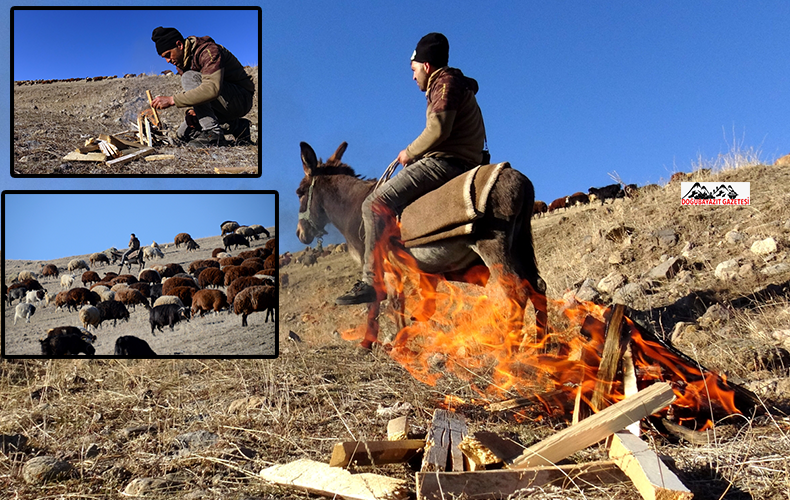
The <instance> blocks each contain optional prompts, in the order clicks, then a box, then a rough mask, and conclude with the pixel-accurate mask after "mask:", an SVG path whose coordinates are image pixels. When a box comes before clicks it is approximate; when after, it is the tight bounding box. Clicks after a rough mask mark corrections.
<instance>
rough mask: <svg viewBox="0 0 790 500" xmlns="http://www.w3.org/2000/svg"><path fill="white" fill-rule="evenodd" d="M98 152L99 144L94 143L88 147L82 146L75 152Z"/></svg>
mask: <svg viewBox="0 0 790 500" xmlns="http://www.w3.org/2000/svg"><path fill="white" fill-rule="evenodd" d="M98 150H99V144H98V143H96V142H92V143H90V144H86V145H84V146H82V147H81V148H77V149H76V150H75V151H77V152H78V153H82V154H86V153H92V152H94V151H98Z"/></svg>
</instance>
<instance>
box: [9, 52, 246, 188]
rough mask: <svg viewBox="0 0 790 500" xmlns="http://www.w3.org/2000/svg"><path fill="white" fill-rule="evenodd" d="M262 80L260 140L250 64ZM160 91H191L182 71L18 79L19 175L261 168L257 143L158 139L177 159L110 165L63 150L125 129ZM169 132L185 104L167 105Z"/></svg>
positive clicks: (15, 155)
mask: <svg viewBox="0 0 790 500" xmlns="http://www.w3.org/2000/svg"><path fill="white" fill-rule="evenodd" d="M247 72H248V74H249V75H250V76H251V77H252V79H253V81H254V82H255V87H256V93H255V95H254V96H253V105H252V110H251V111H250V112H249V113H248V114H247V116H246V118H247V119H248V120H250V122H251V123H252V127H253V128H252V140H253V142H254V143H256V144H257V142H258V93H257V88H258V68H257V67H248V68H247ZM146 90H150V91H151V93H152V95H154V96H157V95H174V94H177V93H180V92H183V90H182V89H181V80H180V77H179V76H178V75H170V76H162V75H151V76H148V75H142V76H137V77H133V78H116V79H112V80H100V81H97V82H93V81H91V82H88V81H78V82H54V83H49V84H36V85H14V87H13V92H14V96H13V97H14V121H13V124H14V130H13V133H14V143H13V147H14V152H13V162H12V165H11V169H12V173H13V174H15V175H16V174H21V175H48V174H55V175H106V174H128V175H174V174H188V175H213V174H214V173H215V172H214V168H215V167H226V166H228V165H233V166H234V167H249V170H250V171H251V172H257V171H258V156H259V148H258V146H257V145H250V146H233V147H222V148H191V147H187V146H183V145H182V146H157V147H156V154H172V155H175V159H173V160H160V161H152V162H148V161H145V160H134V161H132V162H129V163H126V164H125V165H118V166H113V167H108V166H107V165H105V164H104V163H103V162H81V161H64V160H63V157H64V156H66V154H68V153H69V152H70V151H73V150H74V149H75V148H77V147H80V146H82V145H83V144H84V143H85V140H86V139H88V138H91V137H96V138H98V136H99V134H117V133H120V132H123V131H126V130H130V129H131V128H132V127H131V126H130V125H129V123H130V122H131V123H135V124H136V123H137V114H138V113H139V112H140V111H142V110H144V109H146V108H148V107H149V105H148V100H147V98H146V95H145V91H146ZM159 115H160V118H161V120H162V121H163V122H164V123H165V124H166V125H167V127H168V129H167V130H166V132H167V133H168V135H169V136H171V137H172V138H173V140H174V141H175V144H179V143H178V141H177V139H175V130H176V129H177V128H178V125H179V124H180V123H181V122H182V121H183V120H184V110H183V109H181V110H179V109H178V108H176V107H175V106H174V107H171V108H168V109H165V110H160V111H159Z"/></svg>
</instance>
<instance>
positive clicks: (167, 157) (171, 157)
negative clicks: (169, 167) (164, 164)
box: [145, 155, 176, 161]
mask: <svg viewBox="0 0 790 500" xmlns="http://www.w3.org/2000/svg"><path fill="white" fill-rule="evenodd" d="M175 159H176V155H150V156H146V157H145V161H160V160H175Z"/></svg>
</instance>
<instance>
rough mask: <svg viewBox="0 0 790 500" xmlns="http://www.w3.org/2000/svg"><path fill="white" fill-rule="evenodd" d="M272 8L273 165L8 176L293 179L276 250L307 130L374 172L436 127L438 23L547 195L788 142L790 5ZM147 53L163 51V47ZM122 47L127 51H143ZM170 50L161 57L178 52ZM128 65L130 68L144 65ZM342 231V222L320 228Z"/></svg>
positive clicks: (289, 241) (103, 183) (284, 190)
mask: <svg viewBox="0 0 790 500" xmlns="http://www.w3.org/2000/svg"><path fill="white" fill-rule="evenodd" d="M242 4H244V3H243V2H242ZM19 5H26V4H24V3H23V4H19ZM172 5H178V4H177V3H174V4H172ZM190 5H195V2H190ZM247 5H249V3H247ZM261 6H262V9H263V16H262V19H263V29H262V33H263V39H262V41H261V55H262V61H263V62H262V65H261V80H260V81H261V85H262V88H261V89H260V90H261V95H262V99H263V101H262V107H261V110H260V115H261V117H262V123H261V143H262V164H263V171H264V174H263V176H262V178H261V179H244V180H239V181H235V180H232V179H231V180H227V179H190V180H184V179H175V180H160V179H157V180H152V179H139V180H130V179H124V180H118V181H115V180H112V179H110V180H106V179H92V180H75V179H60V180H57V181H46V180H45V181H41V180H32V179H13V180H11V179H10V178H9V177H8V167H6V168H4V169H0V170H2V172H1V173H0V175H2V177H1V178H0V181H1V182H3V185H4V189H11V188H12V189H274V190H278V191H279V192H280V204H281V206H280V224H281V231H279V234H280V236H281V241H280V249H281V251H285V250H298V249H301V248H303V245H301V244H300V243H299V242H298V241H297V240H296V237H295V234H294V233H295V228H296V222H297V211H298V206H297V199H296V195H295V194H294V191H295V190H296V187H297V186H298V183H299V180H300V179H301V177H302V175H303V172H302V167H301V164H300V159H299V142H300V141H306V142H308V143H310V144H311V145H312V146H313V147H314V148H315V150H316V152H317V154H318V155H319V156H322V157H323V158H326V157H327V156H329V155H330V154H331V153H332V152H333V151H334V150H335V148H336V147H337V146H338V145H339V144H340V143H341V142H342V141H347V142H348V143H349V148H348V151H347V152H346V154H345V157H344V160H345V161H346V162H347V163H348V164H350V165H351V166H352V167H354V168H355V169H356V170H357V172H358V173H360V174H362V175H363V176H366V177H378V176H379V175H380V174H381V173H382V172H383V171H384V169H385V168H386V166H387V165H388V164H389V163H390V162H391V161H392V160H393V159H394V158H395V157H396V156H397V154H398V152H399V151H400V150H401V149H403V148H404V147H406V146H407V145H408V144H409V143H410V142H411V141H412V140H413V139H414V138H415V137H416V136H417V135H419V133H420V131H421V130H422V128H423V127H424V124H425V98H424V96H423V94H422V93H421V92H420V91H419V90H418V88H417V85H416V83H415V82H413V81H412V80H411V76H412V75H411V71H410V69H409V57H410V56H411V53H412V51H413V50H414V47H415V45H416V43H417V41H418V40H419V39H420V37H421V36H423V35H424V34H426V33H428V32H431V31H441V32H443V33H445V34H446V35H447V37H448V39H449V41H450V65H451V66H455V67H458V68H460V69H461V70H462V71H464V73H465V74H467V75H468V76H470V77H473V78H475V79H477V80H478V82H479V84H480V92H479V93H478V95H477V98H478V102H479V103H480V106H481V108H482V110H483V115H484V118H485V123H486V128H487V135H488V142H489V146H490V149H491V152H492V158H493V160H494V161H509V162H510V163H511V165H512V166H513V167H515V168H517V169H519V170H521V171H522V172H524V173H525V174H526V175H527V176H528V177H529V178H530V179H531V180H532V181H533V183H534V185H535V189H536V194H537V197H538V198H539V199H543V200H546V201H551V200H553V199H554V198H557V197H559V196H563V195H567V194H570V193H573V192H575V191H586V190H587V188H589V187H590V186H603V185H606V184H609V183H611V182H612V179H611V177H610V174H611V173H614V172H616V173H617V174H618V175H619V176H620V177H621V178H622V179H623V180H624V181H625V182H628V183H637V184H640V185H641V184H647V183H653V182H660V181H661V180H662V179H664V180H665V179H668V177H669V176H670V175H671V173H672V172H674V171H679V170H683V171H689V170H690V169H691V168H692V165H693V164H694V163H695V162H697V161H698V160H699V159H700V158H702V159H705V160H708V159H711V160H712V159H715V158H716V157H717V155H719V154H723V153H727V152H728V150H730V149H731V148H732V147H733V144H734V143H737V147H742V148H745V149H748V148H754V149H756V150H757V151H759V152H760V154H761V157H762V159H763V160H764V161H765V162H773V161H774V160H775V159H776V158H777V157H779V156H782V155H785V154H788V153H790V127H788V126H787V117H788V116H790V57H788V49H787V41H786V26H785V25H786V20H787V19H788V18H790V2H786V1H782V0H769V1H763V2H734V1H684V0H666V1H660V2H659V1H646V2H634V1H617V0H616V1H606V2H603V1H599V2H593V1H581V0H578V1H570V0H569V1H562V2H556V1H540V2H538V1H531V0H527V1H524V2H502V1H492V2H481V1H479V0H476V1H469V0H462V1H455V2H448V1H443V0H435V1H433V2H418V1H416V0H404V1H400V2H369V1H345V2H322V1H318V0H309V1H307V0H293V1H288V2H283V1H272V2H266V3H263V4H261ZM174 18H178V16H177V15H176V16H174ZM151 19H152V21H151V23H150V27H154V26H158V25H160V24H161V25H165V26H167V25H169V24H168V22H167V21H166V20H162V18H161V17H160V16H158V15H156V14H152V15H151ZM3 22H5V23H7V22H8V20H7V19H5V20H4V21H3ZM117 24H118V25H119V27H118V29H123V23H117ZM170 24H172V25H174V26H176V27H179V29H182V32H185V33H186V32H189V31H190V30H188V29H185V28H182V27H181V23H179V22H177V21H175V20H174V21H173V22H172V23H170ZM213 24H215V25H213V26H208V27H206V28H205V29H203V30H200V31H201V34H209V35H212V36H214V37H215V39H217V41H220V39H221V37H220V35H218V34H216V33H220V32H221V30H225V29H226V27H224V26H221V23H213ZM143 25H144V26H145V29H142V28H139V29H138V31H139V32H140V33H139V35H134V36H132V35H128V34H127V35H126V36H124V37H120V38H119V39H117V40H118V42H117V43H118V45H117V46H115V47H114V49H115V53H116V54H132V53H136V51H134V50H133V47H135V46H136V45H137V44H141V46H142V47H145V46H146V45H147V44H152V42H150V30H151V29H150V27H149V26H148V25H147V23H145V22H144V23H143ZM70 28H71V31H72V32H73V31H78V30H74V29H73V26H70ZM86 31H88V32H89V34H90V36H91V37H94V38H93V39H90V40H89V41H87V42H86V41H82V42H80V44H79V45H77V46H75V47H74V50H75V51H76V52H79V53H80V54H90V53H92V52H93V51H97V46H98V47H99V48H101V42H102V41H103V40H105V39H106V38H105V37H107V36H109V37H111V38H110V39H113V37H114V36H113V35H112V34H111V33H109V32H110V31H112V30H110V29H101V30H99V29H92V30H86ZM39 33H40V32H39ZM223 36H224V35H223ZM135 37H137V38H135ZM77 39H79V38H77ZM5 43H7V42H5ZM227 46H228V47H229V48H231V49H232V50H233V51H234V52H235V51H236V50H237V49H236V48H235V47H233V46H232V45H231V44H230V43H228V44H227ZM127 49H128V50H129V51H132V52H126V50H127ZM108 50H109V49H107V50H106V51H108ZM106 51H105V52H106ZM142 52H145V49H144V48H143V50H142ZM118 57H121V56H120V55H119V56H118ZM145 57H146V58H147V57H149V56H145ZM150 57H152V58H153V61H154V62H153V63H151V64H155V65H156V64H157V62H156V54H155V53H154V51H153V50H151V53H150ZM123 58H125V59H127V60H128V61H129V64H130V65H131V64H132V62H133V61H134V60H135V59H134V56H133V55H124V56H123ZM85 59H87V60H89V61H92V62H93V64H95V65H96V69H95V71H90V70H89V72H93V73H96V74H108V73H112V72H108V71H105V66H104V65H105V64H107V63H105V62H104V61H103V60H102V59H101V58H90V57H85ZM143 64H145V63H143ZM158 64H159V65H157V66H156V69H157V70H158V71H161V70H162V69H165V68H166V67H167V66H168V65H167V64H166V63H164V62H162V63H158ZM123 66H124V69H123V70H122V71H124V72H125V71H130V72H138V71H148V69H147V68H145V67H144V68H142V69H139V70H137V71H134V70H132V69H126V67H127V66H126V64H124V65H123ZM158 71H157V72H158ZM4 81H8V78H6V79H5V80H4ZM3 92H8V89H7V88H6V87H5V86H4V87H3ZM9 101H10V96H8V97H7V98H5V99H2V98H0V102H6V103H7V102H9ZM8 115H10V113H8ZM7 126H8V124H3V123H0V137H9V135H10V131H8V129H3V127H7ZM2 145H3V147H6V148H7V147H8V146H7V144H6V143H5V141H3V143H2ZM9 156H10V154H9V153H8V152H5V153H4V156H3V158H9ZM752 196H755V197H758V196H759V193H752ZM678 198H680V193H678ZM336 241H340V237H339V235H338V234H337V233H336V232H334V231H332V232H330V235H329V236H328V237H327V238H325V243H331V242H336ZM537 244H538V245H539V244H540V242H537Z"/></svg>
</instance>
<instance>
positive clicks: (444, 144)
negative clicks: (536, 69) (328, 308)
mask: <svg viewBox="0 0 790 500" xmlns="http://www.w3.org/2000/svg"><path fill="white" fill-rule="evenodd" d="M449 53H450V44H449V42H448V41H447V38H446V37H445V36H444V35H443V34H441V33H429V34H427V35H425V36H424V37H422V38H421V39H420V41H419V43H417V48H416V49H415V51H414V53H413V54H412V56H411V69H412V72H413V77H412V78H413V79H414V80H415V81H416V82H417V86H418V87H419V88H420V90H421V91H424V92H425V96H426V98H427V101H428V109H427V112H426V124H425V130H423V131H422V133H421V134H420V135H419V136H418V137H417V138H416V139H415V140H414V141H413V142H412V143H411V144H410V145H409V146H408V147H407V148H406V149H404V150H403V151H401V152H400V153H399V154H398V158H397V160H396V161H397V163H400V164H401V165H403V167H404V168H403V170H401V172H399V173H398V174H397V175H395V176H394V177H392V178H391V179H389V180H388V181H386V182H384V183H383V184H381V185H380V186H379V187H378V188H377V189H375V190H374V191H373V192H372V193H371V194H370V195H369V196H368V197H367V198H366V199H365V202H364V203H363V204H362V221H363V223H364V226H365V252H364V255H363V259H364V262H363V267H362V280H360V281H358V282H357V283H356V284H355V285H354V287H353V288H352V289H351V291H350V292H348V293H347V294H345V295H342V296H340V297H338V298H337V300H336V301H335V302H336V303H337V304H338V305H350V304H364V303H370V302H376V301H377V300H380V299H383V297H384V293H385V292H384V289H383V288H384V287H383V285H382V278H381V269H380V263H377V262H375V260H376V259H375V258H374V256H373V251H374V248H375V246H376V244H377V242H378V240H379V239H380V238H381V236H382V234H383V233H384V229H385V228H386V225H387V224H391V223H393V221H394V217H395V215H396V214H400V213H401V212H402V211H403V209H404V208H405V207H406V206H407V205H409V204H410V203H411V202H413V201H414V200H416V199H417V198H419V197H420V196H422V195H424V194H425V193H428V192H429V191H433V190H434V189H436V188H438V187H439V186H441V185H443V184H445V183H446V182H447V181H449V180H450V179H452V178H454V177H457V176H459V175H461V174H463V173H464V172H466V171H468V170H470V169H472V168H474V167H476V166H478V165H480V164H481V163H483V159H484V158H483V157H484V153H485V154H486V155H487V151H485V152H484V151H483V148H484V145H485V137H486V133H485V126H484V125H483V114H482V113H481V111H480V107H479V106H478V105H477V100H476V99H475V94H476V93H477V90H478V85H477V82H476V81H475V80H473V79H472V78H468V77H466V76H464V74H463V73H462V72H461V70H459V69H456V68H450V67H448V66H447V62H448V59H449ZM487 161H488V159H487V158H486V162H487Z"/></svg>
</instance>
